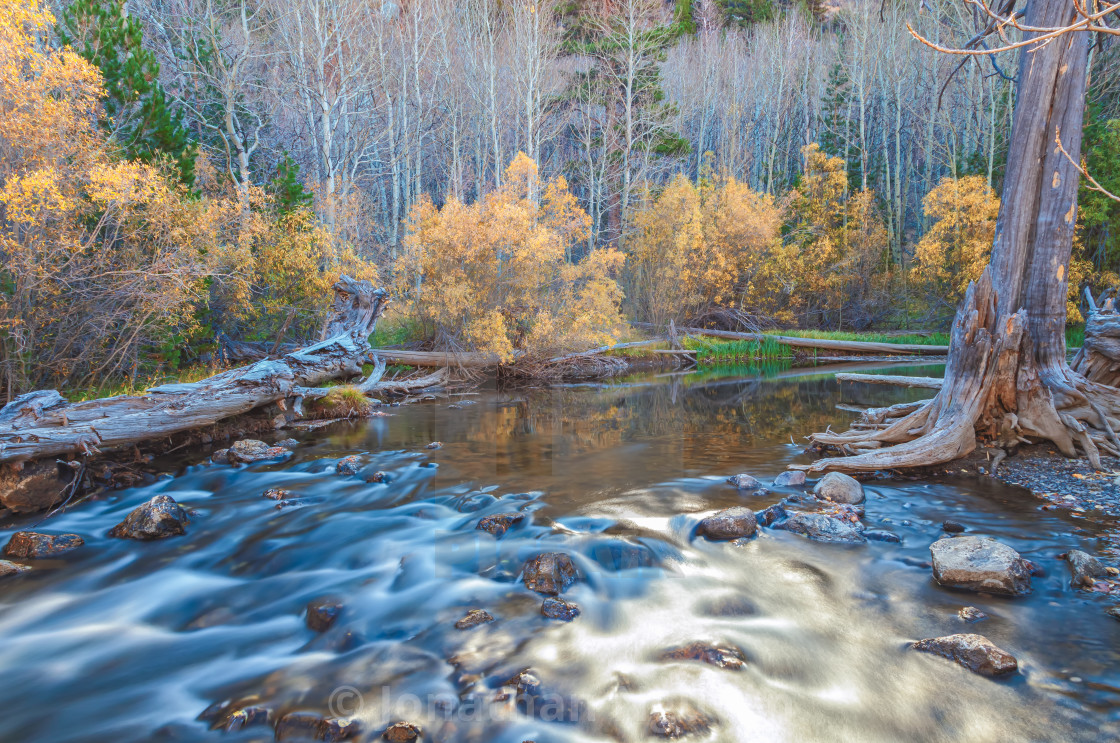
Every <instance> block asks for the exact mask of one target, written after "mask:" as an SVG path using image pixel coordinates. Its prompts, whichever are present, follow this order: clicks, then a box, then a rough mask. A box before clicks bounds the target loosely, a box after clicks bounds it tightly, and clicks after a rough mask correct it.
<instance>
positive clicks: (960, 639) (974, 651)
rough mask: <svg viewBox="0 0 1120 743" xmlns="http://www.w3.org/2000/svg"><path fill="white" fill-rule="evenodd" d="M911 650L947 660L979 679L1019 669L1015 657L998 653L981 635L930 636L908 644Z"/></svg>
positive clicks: (997, 649)
mask: <svg viewBox="0 0 1120 743" xmlns="http://www.w3.org/2000/svg"><path fill="white" fill-rule="evenodd" d="M910 647H911V648H913V649H914V650H917V651H919V652H922V653H933V654H934V655H940V656H941V657H943V658H948V659H949V660H951V661H954V662H956V663H957V664H959V665H961V666H964V667H965V668H967V669H968V670H970V671H972V672H973V673H978V674H980V675H981V676H989V677H994V676H1004V675H1006V674H1009V673H1014V672H1015V671H1017V670H1019V663H1018V661H1016V660H1015V656H1013V655H1012V654H1011V653H1008V652H1007V651H1005V650H1001V649H1000V648H998V647H996V645H995V644H994V643H993V642H992V641H991V640H989V639H988V638H986V637H984V636H983V635H974V634H960V635H947V636H945V637H933V638H930V639H928V640H919V641H918V642H915V643H912V644H911V645H910Z"/></svg>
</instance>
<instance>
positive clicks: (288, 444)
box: [276, 439, 299, 449]
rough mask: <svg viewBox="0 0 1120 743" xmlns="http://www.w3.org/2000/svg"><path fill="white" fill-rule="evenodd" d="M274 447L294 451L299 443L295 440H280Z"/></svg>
mask: <svg viewBox="0 0 1120 743" xmlns="http://www.w3.org/2000/svg"><path fill="white" fill-rule="evenodd" d="M276 446H282V447H284V448H285V449H295V448H296V447H297V446H299V442H298V441H296V440H295V439H280V440H279V441H277V442H276Z"/></svg>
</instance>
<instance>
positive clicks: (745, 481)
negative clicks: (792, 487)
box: [727, 475, 768, 495]
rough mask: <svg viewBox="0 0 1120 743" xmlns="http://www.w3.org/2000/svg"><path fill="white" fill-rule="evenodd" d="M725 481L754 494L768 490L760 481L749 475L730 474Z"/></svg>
mask: <svg viewBox="0 0 1120 743" xmlns="http://www.w3.org/2000/svg"><path fill="white" fill-rule="evenodd" d="M727 481H728V482H729V483H731V484H732V485H734V486H735V487H737V488H739V490H747V491H750V492H752V493H753V494H755V495H761V494H765V493H766V492H768V491H767V490H766V486H765V485H763V484H762V482H761V481H760V480H759V479H758V478H756V477H752V476H751V475H732V476H731V477H729V478H727Z"/></svg>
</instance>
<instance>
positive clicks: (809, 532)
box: [779, 511, 864, 544]
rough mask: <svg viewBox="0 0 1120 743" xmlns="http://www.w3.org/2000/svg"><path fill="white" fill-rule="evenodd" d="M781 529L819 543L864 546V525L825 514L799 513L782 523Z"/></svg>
mask: <svg viewBox="0 0 1120 743" xmlns="http://www.w3.org/2000/svg"><path fill="white" fill-rule="evenodd" d="M779 528H782V529H785V530H786V531H789V532H793V533H794V534H800V535H801V536H803V537H808V538H809V539H813V540H815V541H817V542H836V543H844V544H862V543H863V541H864V539H863V525H862V524H860V523H859V522H858V521H857V522H855V523H852V522H851V521H846V520H842V519H838V518H836V517H835V516H829V515H827V514H823V513H805V512H803V511H798V512H796V513H794V514H793V515H791V516H790V517H789V518H788V519H786V520H785V521H783V522H781V524H780V525H779Z"/></svg>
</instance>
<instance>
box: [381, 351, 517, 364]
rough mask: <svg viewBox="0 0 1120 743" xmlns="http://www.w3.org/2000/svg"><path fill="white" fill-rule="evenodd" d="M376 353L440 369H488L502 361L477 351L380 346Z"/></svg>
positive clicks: (397, 361)
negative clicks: (405, 349) (401, 348)
mask: <svg viewBox="0 0 1120 743" xmlns="http://www.w3.org/2000/svg"><path fill="white" fill-rule="evenodd" d="M375 353H376V354H377V355H378V356H380V357H381V358H383V359H385V360H386V361H390V362H393V363H397V364H407V365H408V366H423V367H431V368H439V369H443V368H463V369H487V368H493V367H496V366H498V365H499V364H501V363H502V360H501V358H500V357H499V356H498V355H497V354H493V353H479V352H477V351H464V352H461V353H455V352H452V351H398V350H395V349H386V348H379V349H377V350H376V351H375Z"/></svg>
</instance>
